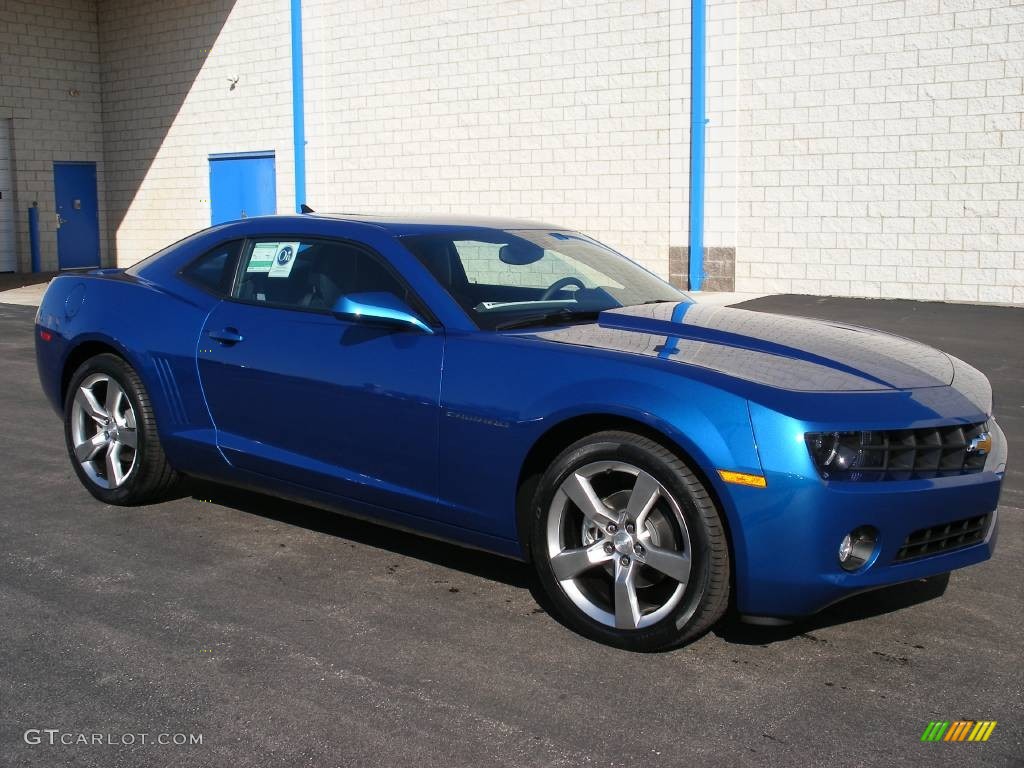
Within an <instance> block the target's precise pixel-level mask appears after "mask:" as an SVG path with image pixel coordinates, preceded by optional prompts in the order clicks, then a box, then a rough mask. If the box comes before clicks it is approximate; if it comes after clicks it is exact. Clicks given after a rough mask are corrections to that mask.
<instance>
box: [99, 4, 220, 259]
mask: <svg viewBox="0 0 1024 768" xmlns="http://www.w3.org/2000/svg"><path fill="white" fill-rule="evenodd" d="M234 6H235V0H210V1H209V2H189V1H187V0H166V1H164V2H159V1H154V0H142V1H141V2H132V1H131V0H99V2H98V3H97V16H98V20H99V53H100V84H101V94H102V101H101V110H102V123H103V170H102V178H103V183H102V190H101V192H102V194H103V196H104V203H105V211H106V232H105V234H106V242H107V251H108V252H107V259H108V260H109V262H110V263H111V264H116V263H117V260H118V253H117V249H118V246H117V234H118V231H119V230H120V228H121V224H122V223H123V221H124V219H125V216H126V214H127V211H128V210H129V208H130V206H131V205H132V202H133V201H134V199H135V197H136V195H137V193H138V191H139V189H140V188H141V186H142V182H143V181H144V179H145V178H146V176H147V174H148V173H149V171H150V168H151V166H152V165H153V162H154V160H155V159H156V156H157V153H158V152H159V151H160V148H161V146H162V145H163V143H164V141H165V139H166V138H167V135H168V133H169V131H170V129H171V127H172V126H173V124H174V121H175V118H176V117H177V115H178V113H179V111H180V110H181V107H182V106H183V104H184V102H185V99H186V98H187V97H188V95H189V92H190V91H191V90H192V87H193V84H194V83H195V81H196V78H197V76H198V75H199V72H200V71H201V70H202V68H203V65H204V64H205V63H206V60H207V58H208V57H209V54H210V51H211V50H212V48H213V45H214V43H215V42H216V40H217V38H218V37H219V36H220V33H221V31H222V29H223V28H224V24H225V22H226V21H227V18H228V16H229V15H230V13H231V11H232V9H233V8H234ZM136 255H137V256H138V257H139V258H143V257H145V256H148V255H149V254H148V253H146V254H134V253H133V254H130V256H133V257H134V256H136Z"/></svg>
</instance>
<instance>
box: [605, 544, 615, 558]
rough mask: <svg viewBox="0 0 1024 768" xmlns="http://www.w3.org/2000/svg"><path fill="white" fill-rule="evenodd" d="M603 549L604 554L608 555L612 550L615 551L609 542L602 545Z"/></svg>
mask: <svg viewBox="0 0 1024 768" xmlns="http://www.w3.org/2000/svg"><path fill="white" fill-rule="evenodd" d="M604 551H605V554H606V555H610V554H611V553H612V552H614V551H615V547H613V546H612V545H611V543H610V542H609V543H608V544H605V545H604Z"/></svg>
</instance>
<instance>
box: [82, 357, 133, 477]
mask: <svg viewBox="0 0 1024 768" xmlns="http://www.w3.org/2000/svg"><path fill="white" fill-rule="evenodd" d="M71 440H72V443H73V445H74V453H75V459H76V460H77V461H78V463H79V464H80V465H81V467H82V469H83V470H84V471H85V473H86V475H88V477H89V479H90V480H92V481H93V482H94V483H95V484H96V485H98V486H99V487H100V488H106V489H113V488H117V487H119V486H121V485H123V484H124V483H125V481H126V480H127V479H128V477H129V475H131V473H132V470H134V469H135V464H136V461H137V459H138V428H137V425H136V421H135V410H134V409H133V408H132V404H131V401H130V400H129V398H128V395H126V394H125V391H124V388H123V387H122V386H121V385H120V384H119V383H118V382H117V381H116V380H115V379H114V378H113V377H111V376H109V375H108V374H106V373H94V374H92V375H90V376H87V377H86V378H85V379H83V380H82V382H81V384H79V386H78V391H77V392H75V399H74V403H73V404H72V407H71Z"/></svg>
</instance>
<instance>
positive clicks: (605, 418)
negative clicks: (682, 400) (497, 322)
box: [516, 413, 735, 594]
mask: <svg viewBox="0 0 1024 768" xmlns="http://www.w3.org/2000/svg"><path fill="white" fill-rule="evenodd" d="M610 430H620V431H623V432H632V433H634V434H637V435H640V436H641V437H646V438H648V439H650V440H653V441H654V442H656V443H658V444H659V445H661V446H663V447H664V448H665V449H666V450H668V451H671V452H672V453H674V454H675V455H676V456H678V457H679V459H681V460H682V461H683V462H685V463H686V465H687V466H688V467H689V468H690V469H691V470H692V471H693V472H694V474H696V475H697V477H698V478H699V479H700V481H701V484H702V485H703V486H704V488H705V489H706V490H707V492H708V495H709V496H710V497H711V500H712V502H713V503H714V505H715V508H716V509H717V510H718V512H719V517H720V518H721V520H722V527H723V529H724V530H725V538H726V542H727V544H728V547H729V557H730V559H733V558H735V553H734V551H733V537H732V531H731V528H730V524H729V515H728V513H727V511H726V508H725V506H724V505H723V503H722V499H721V497H720V495H719V492H718V489H717V488H716V487H715V483H713V482H712V481H711V478H710V476H709V474H708V472H707V471H706V469H705V466H704V462H702V461H699V460H698V459H697V458H695V456H694V454H695V453H696V451H693V450H688V449H687V448H686V447H684V446H683V445H682V444H681V443H680V441H679V440H678V439H675V438H673V437H672V436H670V435H669V434H668V433H667V432H666V431H664V430H661V429H658V428H657V427H655V426H653V425H651V424H649V423H647V422H645V421H642V420H640V419H638V418H634V417H631V416H625V415H622V414H613V413H586V414H580V415H576V416H572V417H569V418H567V419H564V420H563V421H560V422H558V423H557V424H553V425H551V426H550V427H549V428H548V429H547V430H546V431H545V432H544V433H543V434H541V435H540V437H539V438H537V440H536V441H534V443H533V445H532V446H531V447H530V450H529V451H528V452H527V454H526V458H525V459H524V460H523V463H522V465H521V466H520V469H519V477H518V480H517V483H516V533H517V535H518V537H519V543H520V546H521V547H522V551H523V556H524V559H525V560H527V561H528V562H529V561H531V560H532V559H533V554H532V552H531V551H530V534H529V531H530V513H531V509H530V504H531V501H532V500H533V494H534V491H535V490H536V488H537V484H538V483H539V481H540V478H541V476H542V475H543V474H544V470H545V469H546V468H547V467H548V466H549V465H550V464H551V462H552V461H553V460H554V459H555V457H556V456H558V454H559V453H561V452H562V451H563V450H565V449H566V448H568V447H569V446H570V445H572V444H573V443H574V442H576V441H577V440H580V439H582V438H584V437H587V436H588V435H593V434H596V433H598V432H608V431H610ZM733 562H735V560H734V559H733ZM732 572H733V578H734V577H735V576H734V575H735V569H732ZM734 594H735V593H734Z"/></svg>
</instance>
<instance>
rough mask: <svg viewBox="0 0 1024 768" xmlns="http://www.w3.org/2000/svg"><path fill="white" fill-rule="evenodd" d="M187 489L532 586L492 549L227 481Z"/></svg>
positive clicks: (523, 567) (526, 571)
mask: <svg viewBox="0 0 1024 768" xmlns="http://www.w3.org/2000/svg"><path fill="white" fill-rule="evenodd" d="M184 490H185V495H187V496H191V497H192V498H194V499H202V500H204V501H210V502H213V503H214V504H220V505H222V506H225V507H230V508H231V509H236V510H238V511H239V512H245V513H247V514H252V515H259V516H260V517H264V518H267V519H268V520H274V521H276V522H279V523H284V524H285V525H294V526H297V527H300V528H305V529H307V530H310V531H316V532H317V533H323V534H326V535H328V536H335V537H337V538H340V539H345V540H347V541H352V542H358V543H360V544H366V545H367V546H371V547H376V548H377V549H386V550H388V551H389V552H394V553H395V554H398V555H404V556H405V557H412V558H416V559H418V560H423V561H426V562H429V563H433V564H435V565H439V566H441V567H444V568H452V569H455V570H458V571H463V572H464V573H468V574H472V575H474V576H479V577H480V578H483V579H490V580H491V581H496V582H499V583H501V584H507V585H509V586H512V587H518V588H520V589H530V590H531V591H532V586H533V585H532V582H533V570H532V569H531V568H530V566H529V565H527V564H525V563H521V562H518V561H516V560H510V559H509V558H505V557H501V556H499V555H494V554H491V553H489V552H482V551H479V550H475V549H468V548H466V547H460V546H456V545H455V544H449V543H448V542H445V541H441V540H438V539H430V538H426V537H424V536H420V535H417V534H414V533H408V532H406V531H402V530H398V529H395V528H389V527H387V526H384V525H380V524H377V523H373V522H370V521H367V520H363V519H361V518H358V517H350V516H349V515H347V514H343V513H337V512H331V511H328V510H324V509H320V508H319V507H311V506H307V505H305V504H299V503H297V502H293V501H287V500H285V499H281V498H278V497H276V496H267V495H264V494H261V493H257V492H255V491H246V490H242V489H239V488H233V487H231V486H227V485H219V484H215V483H208V482H206V481H200V480H189V481H188V484H187V487H186V488H185V489H184Z"/></svg>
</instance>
